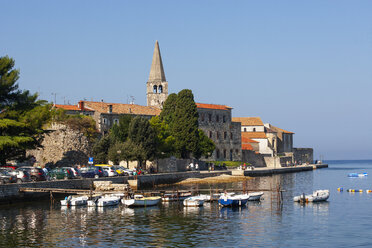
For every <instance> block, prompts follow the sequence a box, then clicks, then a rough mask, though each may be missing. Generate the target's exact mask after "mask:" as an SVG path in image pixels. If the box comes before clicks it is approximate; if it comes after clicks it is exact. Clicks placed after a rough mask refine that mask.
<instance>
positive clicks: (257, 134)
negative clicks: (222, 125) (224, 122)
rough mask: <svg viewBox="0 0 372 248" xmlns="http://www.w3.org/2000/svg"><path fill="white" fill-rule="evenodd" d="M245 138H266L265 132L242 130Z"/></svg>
mask: <svg viewBox="0 0 372 248" xmlns="http://www.w3.org/2000/svg"><path fill="white" fill-rule="evenodd" d="M243 139H266V134H265V133H264V132H242V140H243Z"/></svg>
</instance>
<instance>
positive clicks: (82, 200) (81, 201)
mask: <svg viewBox="0 0 372 248" xmlns="http://www.w3.org/2000/svg"><path fill="white" fill-rule="evenodd" d="M87 201H88V197H87V196H79V197H72V196H68V197H66V198H65V199H64V200H61V206H83V205H87Z"/></svg>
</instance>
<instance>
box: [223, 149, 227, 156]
mask: <svg viewBox="0 0 372 248" xmlns="http://www.w3.org/2000/svg"><path fill="white" fill-rule="evenodd" d="M223 158H226V150H223Z"/></svg>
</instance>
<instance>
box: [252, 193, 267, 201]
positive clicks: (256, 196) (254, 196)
mask: <svg viewBox="0 0 372 248" xmlns="http://www.w3.org/2000/svg"><path fill="white" fill-rule="evenodd" d="M263 194H264V192H252V193H248V195H249V198H248V201H259V200H261V197H262V196H263Z"/></svg>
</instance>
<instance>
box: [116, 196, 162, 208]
mask: <svg viewBox="0 0 372 248" xmlns="http://www.w3.org/2000/svg"><path fill="white" fill-rule="evenodd" d="M160 200H161V197H160V196H150V197H144V196H143V195H134V197H133V198H132V199H121V202H122V203H123V204H124V205H125V206H128V207H146V206H155V205H157V204H158V203H159V202H160Z"/></svg>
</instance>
